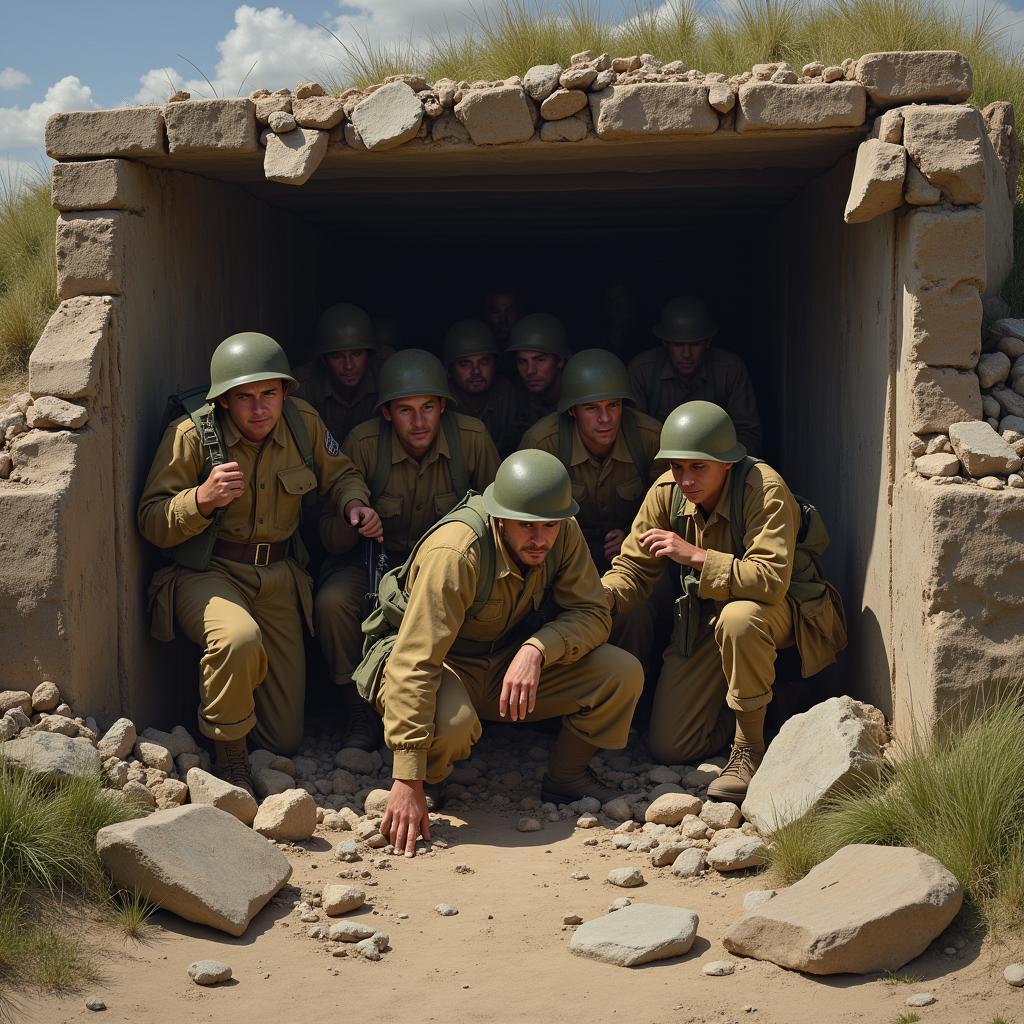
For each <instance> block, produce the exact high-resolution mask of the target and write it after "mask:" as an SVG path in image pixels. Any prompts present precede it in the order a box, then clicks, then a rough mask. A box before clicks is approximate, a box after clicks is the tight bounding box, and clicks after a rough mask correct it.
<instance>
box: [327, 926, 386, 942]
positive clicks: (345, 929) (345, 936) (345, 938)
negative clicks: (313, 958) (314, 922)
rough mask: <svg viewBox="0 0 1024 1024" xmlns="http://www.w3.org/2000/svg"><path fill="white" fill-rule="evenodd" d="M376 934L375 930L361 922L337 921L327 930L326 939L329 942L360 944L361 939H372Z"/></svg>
mask: <svg viewBox="0 0 1024 1024" xmlns="http://www.w3.org/2000/svg"><path fill="white" fill-rule="evenodd" d="M376 932H377V929H376V928H372V927H370V925H368V924H363V922H362V921H339V922H338V923H337V924H332V925H331V927H330V928H329V929H328V931H327V938H329V939H330V940H331V942H362V941H363V939H369V938H372V937H373V936H374V935H375V934H376Z"/></svg>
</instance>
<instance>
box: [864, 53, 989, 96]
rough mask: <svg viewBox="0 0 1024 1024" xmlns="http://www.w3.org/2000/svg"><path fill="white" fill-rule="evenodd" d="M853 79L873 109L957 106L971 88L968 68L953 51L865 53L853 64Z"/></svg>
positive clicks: (962, 58) (969, 69)
mask: <svg viewBox="0 0 1024 1024" xmlns="http://www.w3.org/2000/svg"><path fill="white" fill-rule="evenodd" d="M856 76H857V81H858V82H860V83H861V85H863V86H864V88H865V89H867V93H868V96H869V97H870V98H871V102H872V103H874V104H875V105H876V106H895V105H897V104H900V103H920V102H922V101H925V100H929V101H931V102H933V103H934V102H935V101H936V100H944V101H945V102H947V103H960V102H963V100H966V99H967V97H968V96H970V95H971V90H972V89H973V87H974V76H973V74H972V72H971V65H970V64H969V63H968V61H967V58H966V57H965V56H964V55H963V54H962V53H958V52H957V51H956V50H912V51H905V50H902V51H901V50H895V51H889V52H886V53H866V54H864V56H863V57H861V59H860V60H859V61H857V71H856Z"/></svg>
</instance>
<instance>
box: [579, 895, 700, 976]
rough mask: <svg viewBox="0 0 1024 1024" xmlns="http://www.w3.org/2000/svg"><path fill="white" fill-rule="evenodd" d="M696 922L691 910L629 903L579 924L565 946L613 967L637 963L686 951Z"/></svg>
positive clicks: (698, 920)
mask: <svg viewBox="0 0 1024 1024" xmlns="http://www.w3.org/2000/svg"><path fill="white" fill-rule="evenodd" d="M699 923H700V919H699V918H698V917H697V915H696V914H695V913H694V912H693V911H692V910H685V909H683V908H681V907H664V906H658V905H657V904H649V903H633V904H631V905H629V906H626V907H623V908H622V909H621V910H617V911H615V913H613V914H607V915H605V916H604V917H598V918H595V919H594V920H593V921H587V922H586V923H585V924H581V925H580V926H579V927H578V928H577V929H576V931H575V932H573V935H572V939H571V940H570V942H569V949H570V950H571V951H572V952H573V953H576V954H577V955H578V956H585V957H590V958H591V959H593V960H601V961H602V962H604V963H606V964H614V965H615V966H617V967H637V966H639V965H640V964H646V963H650V962H651V961H653V960H667V959H669V958H670V957H674V956H683V955H684V954H686V953H689V952H690V950H691V948H692V947H693V941H694V939H695V938H696V936H697V925H698V924H699Z"/></svg>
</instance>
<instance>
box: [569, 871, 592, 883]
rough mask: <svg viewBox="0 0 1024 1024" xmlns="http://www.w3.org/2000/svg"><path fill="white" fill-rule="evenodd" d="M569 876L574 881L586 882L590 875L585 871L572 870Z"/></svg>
mask: <svg viewBox="0 0 1024 1024" xmlns="http://www.w3.org/2000/svg"><path fill="white" fill-rule="evenodd" d="M569 877H570V878H571V879H573V881H576V882H586V881H587V880H588V879H589V878H590V875H588V874H587V873H586V871H574V872H573V873H572V874H571V875H570V876H569Z"/></svg>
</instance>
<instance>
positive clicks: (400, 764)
mask: <svg viewBox="0 0 1024 1024" xmlns="http://www.w3.org/2000/svg"><path fill="white" fill-rule="evenodd" d="M393 753H394V764H393V765H392V766H391V777H392V778H393V779H402V780H403V781H406V782H417V781H419V782H422V781H423V780H424V779H426V777H427V751H426V748H424V749H412V748H409V747H399V748H398V749H397V750H394V751H393Z"/></svg>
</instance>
